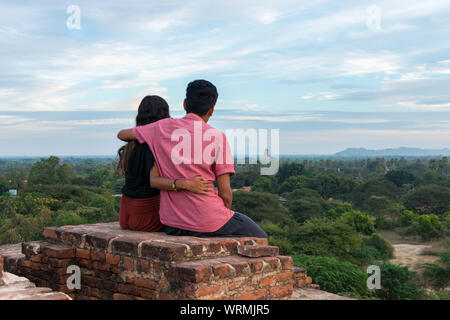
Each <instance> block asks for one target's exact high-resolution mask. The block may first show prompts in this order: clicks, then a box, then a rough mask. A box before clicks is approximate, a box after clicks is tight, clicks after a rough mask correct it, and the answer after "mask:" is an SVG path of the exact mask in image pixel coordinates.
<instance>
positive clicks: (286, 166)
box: [276, 162, 305, 184]
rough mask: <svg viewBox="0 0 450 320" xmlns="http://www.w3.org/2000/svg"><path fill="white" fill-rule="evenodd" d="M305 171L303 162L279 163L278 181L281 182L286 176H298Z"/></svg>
mask: <svg viewBox="0 0 450 320" xmlns="http://www.w3.org/2000/svg"><path fill="white" fill-rule="evenodd" d="M304 172H305V168H304V166H303V164H300V163H298V162H284V163H282V164H281V165H280V168H279V169H278V172H277V175H276V177H277V179H278V183H280V184H281V183H283V182H284V181H285V180H286V179H287V178H289V177H292V176H299V175H301V174H303V173H304Z"/></svg>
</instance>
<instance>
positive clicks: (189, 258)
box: [0, 222, 311, 300]
mask: <svg viewBox="0 0 450 320" xmlns="http://www.w3.org/2000/svg"><path fill="white" fill-rule="evenodd" d="M43 235H44V238H45V240H44V241H33V242H27V243H22V245H21V248H20V250H21V251H20V252H18V250H17V249H18V247H17V246H16V247H14V248H15V249H13V247H12V246H11V247H9V253H5V252H6V251H8V248H3V249H2V248H0V253H3V254H4V255H5V257H6V261H7V263H6V264H7V270H8V269H9V270H11V271H14V272H15V273H16V274H18V275H20V276H24V277H26V278H28V279H30V280H31V281H33V282H35V283H36V284H38V285H40V286H45V287H50V288H52V289H53V290H57V291H62V292H65V293H67V294H68V295H70V296H71V297H72V298H74V299H116V300H117V299H290V298H291V295H292V293H293V291H294V287H295V286H298V287H308V286H309V285H310V284H311V278H310V277H308V276H307V275H306V270H304V269H300V268H294V267H293V262H292V258H291V257H288V256H280V255H279V254H278V248H277V247H274V246H269V245H268V243H267V240H266V239H260V238H249V237H245V238H197V237H178V236H168V235H166V234H165V233H162V232H136V231H129V230H123V229H121V228H120V226H119V224H118V223H117V222H114V223H99V224H92V225H78V226H65V227H60V228H56V227H49V228H45V229H44V232H43ZM2 250H3V251H2ZM71 265H75V266H78V267H80V271H81V288H80V289H78V290H77V289H72V290H69V289H68V288H67V285H66V281H67V278H68V277H69V276H70V275H71V274H68V273H67V267H68V266H71Z"/></svg>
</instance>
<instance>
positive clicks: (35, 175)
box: [28, 156, 73, 184]
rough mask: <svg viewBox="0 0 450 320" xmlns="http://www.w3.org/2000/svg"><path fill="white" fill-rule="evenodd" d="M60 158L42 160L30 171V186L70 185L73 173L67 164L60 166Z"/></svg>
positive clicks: (53, 157)
mask: <svg viewBox="0 0 450 320" xmlns="http://www.w3.org/2000/svg"><path fill="white" fill-rule="evenodd" d="M59 161H60V160H59V158H58V157H55V156H51V157H49V158H47V159H44V158H42V159H41V160H40V161H38V162H36V163H35V164H33V166H32V167H31V170H30V175H29V179H28V180H29V183H30V184H69V183H70V181H71V179H72V177H73V173H72V170H71V169H70V167H69V166H68V165H67V164H60V163H59Z"/></svg>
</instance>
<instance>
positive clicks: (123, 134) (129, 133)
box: [117, 129, 137, 141]
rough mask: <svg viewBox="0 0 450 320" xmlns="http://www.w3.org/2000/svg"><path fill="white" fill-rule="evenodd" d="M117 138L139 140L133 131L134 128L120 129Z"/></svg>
mask: <svg viewBox="0 0 450 320" xmlns="http://www.w3.org/2000/svg"><path fill="white" fill-rule="evenodd" d="M117 138H119V139H120V140H122V141H131V140H137V139H136V136H135V135H134V133H133V129H123V130H120V131H119V133H118V134H117Z"/></svg>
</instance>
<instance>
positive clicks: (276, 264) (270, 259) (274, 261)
mask: <svg viewBox="0 0 450 320" xmlns="http://www.w3.org/2000/svg"><path fill="white" fill-rule="evenodd" d="M262 259H263V260H264V261H265V262H266V263H268V264H269V265H270V267H271V268H272V270H278V267H279V266H280V265H281V263H280V260H279V259H278V258H276V257H265V258H262Z"/></svg>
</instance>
